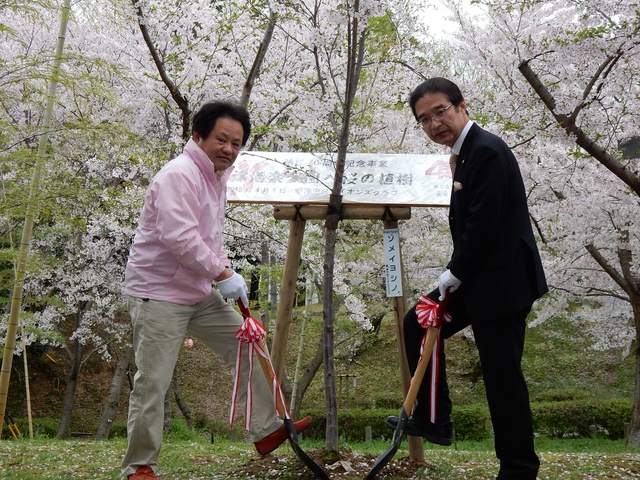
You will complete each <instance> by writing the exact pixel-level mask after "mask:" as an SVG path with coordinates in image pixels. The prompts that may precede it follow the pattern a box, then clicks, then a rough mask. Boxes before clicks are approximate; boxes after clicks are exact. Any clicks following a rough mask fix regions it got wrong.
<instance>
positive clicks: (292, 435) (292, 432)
mask: <svg viewBox="0 0 640 480" xmlns="http://www.w3.org/2000/svg"><path fill="white" fill-rule="evenodd" d="M284 424H285V426H286V427H287V432H288V433H289V443H290V444H291V448H292V449H293V451H294V452H295V454H296V455H297V456H298V458H299V459H300V460H302V463H304V464H305V465H306V466H307V467H308V468H309V470H311V471H312V472H313V474H314V475H315V476H316V478H320V479H322V480H329V477H328V476H327V473H326V472H325V471H324V470H323V469H322V467H321V466H320V465H318V464H317V463H316V462H314V461H313V459H312V458H311V457H310V456H309V455H307V452H305V451H304V450H303V449H302V448H300V444H299V443H298V433H297V432H296V427H295V425H294V424H293V420H291V419H290V418H285V419H284Z"/></svg>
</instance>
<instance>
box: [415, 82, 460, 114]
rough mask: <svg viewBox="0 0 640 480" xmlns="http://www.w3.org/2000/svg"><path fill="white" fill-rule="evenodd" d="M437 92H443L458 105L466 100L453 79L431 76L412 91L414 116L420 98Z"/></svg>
mask: <svg viewBox="0 0 640 480" xmlns="http://www.w3.org/2000/svg"><path fill="white" fill-rule="evenodd" d="M435 93H442V94H443V95H444V96H445V97H447V98H448V99H449V101H450V102H451V103H453V105H455V106H456V107H457V106H458V105H460V102H462V100H464V97H463V96H462V92H461V91H460V89H459V88H458V86H457V85H456V84H455V83H453V82H452V81H451V80H447V79H446V78H442V77H433V78H430V79H428V80H425V81H424V82H422V83H421V84H420V85H418V86H417V87H416V88H415V90H414V91H413V92H411V96H410V97H409V106H410V107H411V111H412V112H413V116H414V117H416V103H418V100H420V99H421V98H422V97H424V96H425V95H433V94H435ZM416 120H418V117H416Z"/></svg>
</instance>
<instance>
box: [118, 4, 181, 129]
mask: <svg viewBox="0 0 640 480" xmlns="http://www.w3.org/2000/svg"><path fill="white" fill-rule="evenodd" d="M131 1H132V3H133V7H134V8H135V9H136V17H137V19H138V25H139V26H140V31H141V32H142V38H144V42H145V43H146V44H147V48H149V52H150V53H151V57H152V58H153V63H155V64H156V68H157V69H158V73H159V74H160V78H161V79H162V82H163V83H164V84H165V85H166V87H167V88H168V89H169V93H170V94H171V98H173V101H174V102H176V104H177V105H178V107H179V108H180V111H181V112H182V138H183V139H184V140H186V139H187V138H188V137H189V124H190V122H191V109H190V108H189V101H188V100H187V99H186V98H185V97H184V96H183V95H182V94H181V93H180V90H179V89H178V87H177V86H176V84H175V83H173V81H172V80H171V79H170V78H169V75H168V74H167V70H166V68H165V65H164V62H163V60H162V59H161V58H160V54H159V53H158V49H157V48H156V46H155V45H154V43H153V40H152V39H151V35H149V29H148V28H147V25H146V23H145V21H144V13H143V12H142V6H141V5H140V2H139V1H138V0H131Z"/></svg>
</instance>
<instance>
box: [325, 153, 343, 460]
mask: <svg viewBox="0 0 640 480" xmlns="http://www.w3.org/2000/svg"><path fill="white" fill-rule="evenodd" d="M338 163H340V162H339V161H338ZM343 171H344V162H343ZM336 175H337V174H336ZM341 204H342V196H341V195H333V194H332V195H331V200H330V201H329V215H327V221H326V223H325V240H324V288H323V293H322V305H323V307H322V338H323V360H324V395H325V403H326V407H327V413H326V420H327V422H326V430H325V435H326V438H325V449H327V450H329V451H334V452H337V451H338V403H337V401H338V399H337V395H336V375H335V366H334V362H333V343H334V328H333V325H334V313H335V312H334V308H333V272H334V266H335V245H336V235H337V230H336V229H337V226H338V222H339V221H340V214H339V213H338V212H339V209H340V206H341ZM335 209H337V210H338V212H333V210H335Z"/></svg>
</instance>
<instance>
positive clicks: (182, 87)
mask: <svg viewBox="0 0 640 480" xmlns="http://www.w3.org/2000/svg"><path fill="white" fill-rule="evenodd" d="M61 3H62V2H55V1H47V0H37V1H33V0H32V1H28V2H27V1H20V0H6V1H2V0H0V36H1V37H2V46H3V47H2V49H1V50H0V159H1V164H0V188H1V190H0V192H1V194H2V202H1V203H0V247H1V249H0V302H2V304H3V306H5V305H6V307H5V308H3V312H4V313H5V315H3V317H2V321H1V322H0V331H1V332H2V337H3V338H4V337H5V332H6V331H7V320H8V314H9V304H10V298H11V291H12V289H13V287H14V282H15V271H16V262H17V251H18V249H19V244H20V238H21V231H22V228H23V224H24V218H25V215H26V212H27V209H28V207H29V206H31V207H32V208H33V207H34V206H35V209H36V211H37V217H36V219H35V227H34V231H33V238H32V239H31V245H30V250H29V260H28V264H27V276H26V279H25V283H24V297H23V299H22V303H23V305H22V313H21V316H20V329H19V332H18V341H17V348H16V352H15V353H16V357H15V358H16V361H15V362H14V363H15V364H16V365H17V364H18V360H19V361H20V362H21V361H22V359H23V357H24V356H23V353H24V352H25V348H26V351H27V353H31V355H33V356H34V358H36V359H37V362H38V364H39V365H40V366H42V365H47V364H46V361H49V362H53V363H51V364H50V365H49V368H52V369H56V371H57V372H58V375H59V373H60V372H61V370H60V368H63V370H62V372H63V373H64V376H62V377H57V378H60V380H61V385H57V386H56V388H55V389H54V390H52V392H56V393H55V395H61V393H60V392H61V391H62V389H64V394H63V398H62V402H61V403H60V404H59V408H60V410H59V413H58V415H57V416H58V418H59V419H60V422H59V425H58V431H57V435H58V436H59V437H65V436H67V435H69V433H70V431H71V430H72V425H73V421H74V420H73V419H74V415H73V411H74V408H76V407H77V406H78V401H77V398H76V396H77V394H78V392H79V391H86V390H88V389H90V388H91V386H90V385H89V384H85V382H86V380H85V378H91V379H92V380H91V381H95V376H88V375H86V373H88V372H87V370H89V367H90V368H91V369H96V370H97V371H107V372H109V375H106V376H104V378H103V380H104V382H107V383H109V384H110V385H111V386H112V387H113V388H114V389H115V391H116V398H117V397H118V394H119V392H120V391H121V390H122V385H114V384H112V383H111V382H112V379H116V378H120V379H121V380H120V381H124V378H126V375H124V373H125V372H126V371H127V368H128V366H129V364H130V360H131V352H130V349H128V347H127V340H128V333H129V324H128V319H127V317H126V313H125V312H124V311H123V301H122V292H121V290H122V280H123V271H124V265H125V262H126V258H127V253H128V249H129V245H130V243H131V239H132V236H133V232H134V230H135V226H136V220H137V215H138V212H139V209H140V208H141V205H142V198H143V194H144V190H145V186H146V185H147V183H148V181H149V179H150V178H151V177H152V176H153V174H154V173H155V172H156V171H157V170H158V169H159V168H160V167H161V166H162V165H163V164H164V163H166V162H167V161H168V160H169V159H171V158H172V157H173V156H175V155H176V154H177V153H178V152H180V151H181V148H182V146H183V144H184V142H185V139H186V138H188V135H189V129H188V125H189V119H190V115H191V113H192V112H193V111H195V110H196V109H197V108H198V106H199V105H200V104H201V103H203V102H204V101H207V100H209V99H213V98H219V97H235V98H239V99H241V100H242V101H243V102H246V104H247V106H248V107H249V109H250V111H251V115H252V121H253V132H252V136H251V138H250V140H249V143H248V144H247V149H248V150H263V151H281V152H288V151H291V152H315V153H317V152H338V151H339V150H340V149H341V148H346V149H347V151H349V152H354V153H356V152H362V153H421V154H429V153H439V154H440V153H446V152H444V151H443V150H441V149H439V147H437V146H436V145H433V144H431V143H429V142H428V141H427V140H426V137H425V136H424V134H423V133H422V132H421V131H418V130H417V129H416V128H415V127H414V123H415V121H414V119H413V118H412V117H411V113H410V110H409V108H408V106H407V97H408V94H409V92H410V91H411V90H412V89H413V88H414V87H415V86H416V85H417V84H418V83H420V82H421V81H422V80H423V79H425V78H428V77H430V76H434V75H438V76H445V77H449V78H451V79H452V80H454V81H456V82H457V83H458V84H459V85H460V87H461V90H462V92H463V93H464V94H465V98H466V100H467V103H468V105H469V107H470V114H471V117H472V119H473V120H474V121H476V122H477V123H479V124H480V125H481V126H482V127H484V128H486V129H488V130H490V131H492V132H494V133H496V134H498V135H501V136H503V137H504V138H505V140H506V141H507V143H508V144H509V145H510V146H511V147H512V148H513V149H514V152H515V153H516V156H517V158H518V159H519V162H520V167H521V169H522V172H523V176H524V178H525V183H526V186H527V188H528V196H529V205H530V210H531V220H532V222H533V225H534V230H535V232H536V234H537V236H538V242H539V246H540V248H541V253H542V256H543V261H544V264H545V269H546V273H547V277H548V281H549V284H550V287H551V292H550V293H549V294H548V295H547V296H545V298H543V299H542V300H541V301H539V302H538V304H536V306H535V312H534V314H533V315H532V318H531V321H530V324H529V327H530V332H531V333H530V335H529V336H530V337H531V336H533V337H534V338H541V337H542V338H543V337H544V336H547V335H552V336H559V337H561V338H563V340H564V341H566V342H572V341H574V340H575V341H576V342H581V343H580V344H579V345H580V348H581V349H583V350H584V352H585V355H587V352H588V355H589V356H591V355H594V356H596V357H598V358H600V356H601V359H602V362H603V364H605V363H606V361H607V359H610V358H611V355H620V354H621V355H622V357H623V358H629V356H630V355H631V359H632V360H638V361H636V363H635V365H632V366H631V368H628V370H627V371H628V372H629V373H628V374H627V375H630V376H635V378H634V379H631V383H633V384H635V385H636V386H635V390H634V392H633V393H631V392H629V390H628V389H626V392H627V395H629V396H630V397H633V398H632V400H633V401H634V413H633V415H632V417H631V418H629V422H630V424H631V426H630V431H629V432H630V433H629V441H630V442H631V443H634V444H636V445H637V444H638V443H640V409H639V405H640V403H639V400H640V393H639V392H640V390H639V389H640V384H639V383H638V382H637V379H638V376H639V371H640V370H639V369H640V363H639V362H640V359H638V358H637V357H636V356H637V355H638V353H637V345H638V338H639V337H638V335H639V332H640V268H639V265H640V261H639V260H638V258H639V255H640V228H639V226H638V221H637V219H638V218H640V201H639V195H640V160H639V157H640V154H639V152H638V146H639V141H640V128H639V124H640V115H639V114H638V111H640V109H639V105H638V104H639V102H640V99H639V97H638V94H639V91H640V89H639V78H638V76H639V75H640V73H639V72H640V69H639V68H638V63H639V58H638V54H639V53H640V52H639V49H640V47H639V45H638V43H639V39H640V37H639V36H638V29H639V28H640V9H639V8H638V4H637V2H630V1H614V0H597V1H595V0H574V1H568V0H549V1H535V0H533V1H521V2H515V1H511V0H477V1H474V2H473V5H469V4H468V3H466V2H457V1H455V0H443V1H441V2H438V3H439V8H438V11H439V12H440V11H442V10H443V8H444V10H446V18H447V22H446V23H445V22H444V20H435V19H436V18H437V19H441V18H442V17H441V16H440V14H438V15H437V17H436V16H435V15H434V12H435V11H436V10H435V9H434V7H433V6H432V5H430V4H429V3H427V2H424V1H422V0H360V1H349V2H341V1H336V0H327V1H324V2H320V1H313V0H299V1H294V2H290V1H286V0H272V1H269V0H237V1H222V0H194V1H190V2H175V1H165V0H132V1H124V0H95V1H74V2H72V3H71V9H70V21H69V24H68V26H67V30H66V41H65V48H64V51H63V56H62V57H61V58H60V60H61V68H60V71H59V72H58V74H59V84H58V89H57V94H56V97H55V104H54V108H53V115H52V119H51V123H50V125H48V124H47V122H45V110H46V108H45V106H46V104H47V101H48V99H49V98H48V93H47V92H48V87H49V85H50V82H51V77H52V64H53V60H54V56H55V55H54V53H55V45H56V39H57V36H58V28H59V24H60V17H61ZM443 6H444V7H443ZM354 20H357V22H354ZM355 23H357V24H358V25H359V26H358V29H357V30H355V33H357V38H358V39H361V40H362V43H361V49H360V51H359V52H360V57H359V58H360V63H359V68H358V69H356V72H357V75H356V76H357V80H358V81H357V82H356V85H357V88H355V89H354V88H351V89H349V88H347V87H349V85H351V86H353V84H352V83H349V81H351V82H353V71H352V70H350V69H349V68H347V67H348V66H349V65H351V63H350V62H351V57H350V56H349V55H350V54H351V53H352V52H353V44H352V43H350V40H353V38H351V36H350V33H349V32H351V30H349V29H350V28H351V27H350V26H351V25H355ZM349 94H352V95H353V98H352V99H350V97H349ZM351 100H352V101H351ZM345 105H350V108H349V109H347V108H345ZM345 120H348V122H345ZM345 125H347V126H348V132H347V133H348V137H347V138H348V141H347V142H346V144H345V137H344V126H345ZM45 128H46V132H45ZM45 133H46V135H48V143H47V144H46V151H45V152H44V155H45V156H46V169H45V171H44V173H43V178H42V183H41V188H39V189H38V191H37V192H36V193H37V195H28V194H27V192H28V191H29V184H30V181H31V179H32V175H33V173H32V172H33V169H34V165H35V164H36V161H37V158H38V156H39V154H42V153H43V152H39V151H38V143H39V140H40V138H42V136H43V135H44V134H45ZM288 233H289V230H288V225H287V222H280V221H276V220H274V219H273V215H272V206H260V205H241V204H230V205H229V208H228V212H227V232H226V239H225V240H226V245H227V248H228V251H229V253H230V258H232V261H233V262H234V266H235V268H236V269H238V270H239V271H240V272H241V273H242V274H243V275H244V276H245V278H246V279H247V280H248V281H250V282H251V284H252V311H253V312H254V313H255V314H257V315H260V316H261V317H262V318H263V320H265V321H266V322H267V323H268V322H269V319H270V318H272V317H273V316H274V315H275V311H274V309H275V307H276V305H277V295H278V288H279V285H280V280H281V278H282V264H283V261H284V256H285V251H286V245H287V236H288ZM381 234H382V226H381V224H380V222H370V223H367V222H341V223H340V225H339V228H338V229H337V231H336V242H335V272H334V276H333V285H332V288H331V291H332V292H333V296H334V298H335V299H336V300H335V301H336V305H335V310H336V311H338V310H339V311H340V314H341V316H340V318H341V321H340V322H337V323H336V324H337V329H336V348H335V355H337V356H338V357H340V358H356V357H357V354H358V352H359V350H360V349H362V348H365V347H366V346H367V342H370V341H371V340H370V339H371V335H375V334H376V333H378V332H380V331H381V328H382V327H383V325H384V324H383V323H382V319H383V318H385V317H386V318H389V317H388V316H389V315H390V314H391V313H392V305H391V304H390V302H389V300H388V299H387V298H385V288H384V268H383V262H382V241H381V236H382V235H381ZM400 234H401V240H402V252H403V259H404V265H405V275H406V282H407V287H408V294H407V295H408V297H409V301H413V300H415V298H417V296H418V295H419V293H421V292H423V291H425V290H427V289H429V288H432V287H433V286H434V284H435V281H436V279H437V277H438V275H439V273H440V272H441V271H442V269H443V266H444V265H445V263H446V261H447V259H448V257H449V253H450V249H451V245H450V240H449V234H448V227H447V224H446V211H445V210H444V209H427V208H423V209H413V211H412V218H411V219H410V220H406V221H401V223H400ZM323 235H324V231H323V225H322V224H321V223H318V222H309V224H308V225H307V227H306V232H305V238H304V244H303V252H302V259H303V260H302V265H301V269H300V278H299V282H298V290H299V295H298V298H297V302H298V303H297V305H298V306H299V313H298V314H297V319H298V320H300V322H302V318H303V317H304V314H303V313H302V312H304V306H305V302H306V304H307V305H310V304H313V303H314V301H318V300H314V299H319V301H322V298H321V297H322V292H323V281H324V279H323V277H322V275H321V274H320V272H322V270H323ZM577 318H579V319H581V322H578V325H580V326H581V327H580V328H582V329H584V330H588V331H589V332H590V333H591V335H590V336H589V340H588V341H586V343H585V339H584V338H583V337H578V336H572V334H571V333H570V332H571V330H570V329H569V330H566V329H563V328H560V325H562V324H563V322H564V321H565V320H566V319H573V320H576V319H577ZM345 319H346V320H345ZM585 319H587V320H585ZM299 330H300V329H298V331H299ZM466 335H468V334H464V333H463V334H462V335H460V337H461V338H460V342H467V341H469V342H470V341H472V339H470V338H468V336H466ZM296 347H297V341H291V342H290V347H289V348H290V349H295V348H296ZM196 348H197V347H196ZM318 350H320V348H319V347H318ZM305 352H306V353H307V354H306V355H305V356H303V357H304V358H303V360H304V364H298V365H299V371H300V375H296V374H295V373H296V371H297V370H296V371H292V370H295V368H296V367H295V365H296V363H295V362H293V363H290V364H289V368H288V371H287V372H286V374H287V380H286V382H285V383H287V385H286V386H287V388H288V390H289V391H294V390H295V392H293V397H294V398H293V403H294V404H297V406H298V408H300V406H301V405H302V406H303V407H304V406H305V402H307V403H308V404H310V405H311V404H314V402H313V401H309V400H306V399H305V398H303V396H304V394H305V392H307V391H308V389H309V388H312V387H310V385H311V384H312V381H313V375H311V374H307V375H305V374H304V373H305V372H307V373H309V372H310V373H313V374H315V372H317V371H318V369H319V368H320V365H321V363H322V356H320V358H318V355H317V354H315V353H316V347H314V346H310V347H306V348H305ZM612 352H614V353H612ZM188 353H190V352H185V355H187V354H188ZM295 353H296V352H293V354H294V355H295ZM541 354H544V355H561V352H557V351H551V352H541ZM31 355H29V356H28V357H27V360H29V358H30V356H31ZM60 357H64V361H62V360H60ZM183 357H184V355H183ZM532 361H533V360H532ZM627 366H628V364H627ZM216 371H218V370H215V369H214V374H215V372H216ZM112 372H116V373H117V375H113V374H112ZM347 373H348V372H347ZM226 374H227V372H221V375H226ZM393 374H394V373H390V375H393ZM85 375H86V376H85ZM205 375H209V372H208V371H207V373H206V374H205ZM566 375H567V376H571V370H568V371H567V372H566ZM179 378H180V370H179V369H178V370H177V372H176V379H179ZM594 378H598V376H594ZM23 380H24V379H18V380H16V379H14V380H13V382H14V383H12V387H11V388H12V389H13V388H16V385H22V384H23ZM315 381H316V382H317V381H318V379H316V380H315ZM220 382H221V383H222V382H223V379H222V377H221V379H220ZM175 385H180V384H179V382H177V383H176V384H175ZM576 387H577V388H582V389H586V388H588V387H587V386H586V385H584V384H580V385H578V384H577V385H576ZM118 389H119V390H118ZM107 391H108V390H107ZM178 393H179V392H178ZM616 393H617V392H616ZM10 395H12V396H13V395H14V394H13V393H10ZM15 395H17V394H15ZM296 395H297V397H296ZM314 395H315V396H316V397H317V393H314ZM178 397H179V396H178ZM14 398H15V396H14ZM394 401H395V399H394ZM116 406H117V405H116ZM314 406H316V405H314ZM113 407H114V405H113V402H111V403H110V402H109V401H106V402H105V405H103V408H104V412H101V414H102V415H103V420H102V421H101V422H100V425H101V426H100V427H99V428H101V429H102V430H103V431H104V429H105V428H106V427H105V425H106V424H108V423H109V422H110V421H111V420H113V418H114V416H115V412H109V411H108V410H109V408H112V409H113ZM23 408H24V407H23ZM36 408H42V407H39V406H36ZM116 410H117V409H116ZM15 413H16V412H15V411H14V414H15ZM109 419H111V420H109ZM106 430H107V431H108V428H106Z"/></svg>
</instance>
